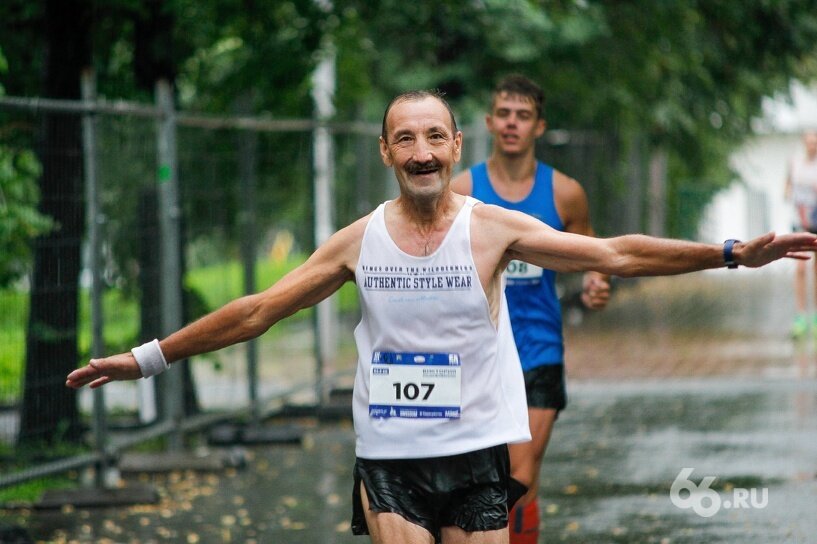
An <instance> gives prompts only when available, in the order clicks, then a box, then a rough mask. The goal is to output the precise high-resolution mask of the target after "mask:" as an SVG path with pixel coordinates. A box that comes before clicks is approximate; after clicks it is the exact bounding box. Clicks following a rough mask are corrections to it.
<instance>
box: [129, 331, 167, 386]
mask: <svg viewBox="0 0 817 544" xmlns="http://www.w3.org/2000/svg"><path fill="white" fill-rule="evenodd" d="M130 352H131V353H132V354H133V358H134V359H136V364H137V365H139V370H141V371H142V376H143V377H145V378H150V377H151V376H155V375H156V374H161V373H162V372H164V371H165V370H167V369H168V368H170V365H169V364H167V360H165V356H164V354H163V353H162V348H160V347H159V341H158V340H156V339H153V340H152V341H151V342H148V343H146V344H142V345H141V346H139V347H138V348H133V349H132V350H130Z"/></svg>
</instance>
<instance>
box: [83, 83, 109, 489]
mask: <svg viewBox="0 0 817 544" xmlns="http://www.w3.org/2000/svg"><path fill="white" fill-rule="evenodd" d="M81 80H82V100H83V101H85V102H86V103H87V104H88V105H91V104H93V102H94V101H95V100H96V74H94V72H93V70H92V69H86V70H83V71H82V79H81ZM82 151H83V163H84V166H85V168H84V173H85V207H86V216H87V219H86V221H87V227H88V256H89V259H88V265H89V268H90V269H91V357H103V356H104V355H105V353H104V352H105V340H104V338H103V335H102V326H103V313H102V312H103V311H102V237H101V236H100V229H101V227H102V225H103V224H104V222H105V217H104V215H103V214H102V210H101V209H100V205H99V189H98V186H97V165H96V114H95V113H93V112H87V113H85V114H83V116H82ZM93 395H94V396H93V399H94V400H93V413H94V417H93V432H94V448H95V449H96V451H97V453H98V454H99V455H100V460H99V461H98V462H97V464H96V471H95V476H94V477H95V482H94V483H95V485H96V487H98V488H103V487H109V485H108V484H109V483H110V484H111V485H112V484H113V482H108V477H107V476H108V474H109V473H110V472H111V471H110V467H109V460H108V458H107V455H106V454H105V452H106V449H107V445H108V421H107V414H106V410H105V391H104V390H103V389H102V388H97V389H94V393H93Z"/></svg>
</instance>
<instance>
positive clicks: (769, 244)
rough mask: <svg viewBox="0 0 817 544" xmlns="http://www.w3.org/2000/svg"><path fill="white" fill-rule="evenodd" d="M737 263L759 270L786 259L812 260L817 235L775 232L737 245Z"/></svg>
mask: <svg viewBox="0 0 817 544" xmlns="http://www.w3.org/2000/svg"><path fill="white" fill-rule="evenodd" d="M732 251H733V254H734V256H735V262H737V263H738V264H740V265H742V266H747V267H750V268H757V267H759V266H763V265H765V264H768V263H770V262H772V261H776V260H777V259H782V258H784V257H786V258H789V259H800V260H806V259H810V258H811V255H810V254H809V253H813V252H815V251H817V235H814V234H811V233H809V232H795V233H792V234H779V235H776V234H775V233H773V232H770V233H768V234H764V235H763V236H758V237H757V238H754V239H752V240H749V241H748V242H742V243H738V244H735V247H734V248H733V250H732Z"/></svg>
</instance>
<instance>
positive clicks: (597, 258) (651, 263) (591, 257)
mask: <svg viewBox="0 0 817 544" xmlns="http://www.w3.org/2000/svg"><path fill="white" fill-rule="evenodd" d="M485 208H486V213H485V215H486V216H488V221H487V223H488V224H489V225H490V227H491V228H493V229H494V230H493V231H492V232H493V236H496V237H497V238H499V239H497V240H496V241H497V242H499V243H504V244H506V247H507V248H508V249H507V251H506V254H507V256H508V257H509V258H513V259H519V260H523V261H527V262H530V263H533V264H536V265H538V266H541V267H543V268H550V269H552V270H556V271H558V272H577V271H582V270H596V271H599V272H602V273H604V274H611V275H616V276H624V277H632V276H668V275H673V274H683V273H686V272H694V271H696V270H704V269H708V268H720V267H723V266H724V259H723V247H722V246H721V245H719V244H702V243H697V242H688V241H683V240H672V239H667V238H654V237H650V236H644V235H640V234H633V235H627V236H619V237H616V238H606V239H602V238H590V237H587V236H581V235H577V234H571V233H562V232H558V231H555V230H554V229H551V228H550V227H548V226H547V225H545V224H544V223H542V222H540V221H538V220H536V219H534V218H532V217H529V216H526V215H525V214H522V213H519V212H512V211H508V210H501V209H499V208H497V207H495V206H485ZM500 239H501V241H500ZM815 250H817V236H815V235H812V234H808V233H795V234H783V235H775V234H774V233H769V234H765V235H763V236H759V237H757V238H755V239H753V240H750V241H748V242H744V243H738V244H736V245H735V246H734V249H733V254H734V257H735V260H736V262H737V263H738V264H741V265H743V266H748V267H760V266H763V265H765V264H768V263H770V262H772V261H775V260H778V259H781V258H783V257H790V258H796V259H807V258H808V256H807V255H804V254H803V253H802V252H806V251H810V252H813V251H815Z"/></svg>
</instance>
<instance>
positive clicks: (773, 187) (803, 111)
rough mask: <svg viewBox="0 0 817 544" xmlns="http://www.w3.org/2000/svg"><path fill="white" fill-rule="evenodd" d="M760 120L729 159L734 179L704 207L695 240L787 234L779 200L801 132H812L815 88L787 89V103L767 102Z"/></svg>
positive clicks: (788, 218) (788, 224)
mask: <svg viewBox="0 0 817 544" xmlns="http://www.w3.org/2000/svg"><path fill="white" fill-rule="evenodd" d="M763 110H764V116H763V118H761V119H758V120H757V121H756V122H755V127H754V128H755V131H756V132H757V135H756V136H754V137H752V138H751V139H749V140H748V141H747V142H746V143H745V144H744V145H743V146H742V147H741V148H740V149H739V150H738V151H737V152H735V153H734V154H733V155H732V157H731V159H730V165H731V166H732V168H733V169H734V170H735V172H736V173H737V175H738V176H739V179H737V180H735V182H734V183H732V185H730V186H729V187H728V188H726V189H725V190H723V191H722V192H721V193H719V194H718V195H717V196H716V197H715V199H714V200H713V201H712V203H711V204H710V205H709V206H708V207H707V210H706V212H705V214H704V219H703V221H702V223H701V229H700V239H701V240H702V241H706V242H721V241H723V240H724V239H726V238H738V239H742V240H746V239H748V238H751V237H753V236H757V235H758V234H762V233H763V232H766V231H769V230H774V231H775V232H790V231H791V228H792V220H793V212H792V209H791V206H790V205H789V203H788V202H786V201H785V199H784V193H783V191H784V186H785V180H786V171H787V168H788V166H787V165H788V163H789V162H790V160H791V158H792V156H794V155H795V154H797V153H802V141H801V136H802V133H803V131H804V130H807V129H817V86H813V87H811V88H808V87H805V86H803V85H802V84H799V83H795V84H793V85H792V90H791V100H788V99H785V98H777V99H768V100H767V101H766V102H765V103H764V105H763Z"/></svg>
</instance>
